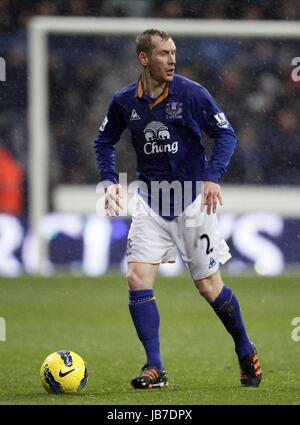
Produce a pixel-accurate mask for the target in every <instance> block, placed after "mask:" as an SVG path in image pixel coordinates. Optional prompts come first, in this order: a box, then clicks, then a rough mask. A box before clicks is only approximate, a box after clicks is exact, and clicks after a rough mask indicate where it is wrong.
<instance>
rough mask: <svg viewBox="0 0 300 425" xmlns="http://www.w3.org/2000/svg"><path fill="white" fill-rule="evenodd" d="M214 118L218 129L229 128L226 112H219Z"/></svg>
mask: <svg viewBox="0 0 300 425" xmlns="http://www.w3.org/2000/svg"><path fill="white" fill-rule="evenodd" d="M214 118H215V120H216V121H217V126H218V127H220V128H227V127H228V126H229V122H228V120H227V118H226V117H225V114H224V112H219V113H218V114H216V115H214Z"/></svg>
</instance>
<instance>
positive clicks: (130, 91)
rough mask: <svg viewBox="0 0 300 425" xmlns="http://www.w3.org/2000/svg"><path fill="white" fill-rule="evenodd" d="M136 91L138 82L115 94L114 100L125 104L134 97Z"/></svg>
mask: <svg viewBox="0 0 300 425" xmlns="http://www.w3.org/2000/svg"><path fill="white" fill-rule="evenodd" d="M135 90H136V82H134V83H131V84H128V86H125V87H122V88H121V89H120V90H118V91H117V92H116V93H115V94H114V99H115V100H116V101H117V102H120V103H123V101H124V100H125V101H126V99H128V98H129V97H130V96H134V94H135Z"/></svg>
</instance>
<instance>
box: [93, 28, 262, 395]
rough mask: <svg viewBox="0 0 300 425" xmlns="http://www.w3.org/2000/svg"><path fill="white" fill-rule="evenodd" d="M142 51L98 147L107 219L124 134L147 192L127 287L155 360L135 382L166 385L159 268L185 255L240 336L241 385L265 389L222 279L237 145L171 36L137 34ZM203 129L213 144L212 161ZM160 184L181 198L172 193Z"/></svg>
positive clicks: (116, 191) (114, 203) (116, 192)
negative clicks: (181, 67)
mask: <svg viewBox="0 0 300 425" xmlns="http://www.w3.org/2000/svg"><path fill="white" fill-rule="evenodd" d="M136 52H137V58H138V62H139V65H140V66H141V75H140V78H139V80H138V81H137V82H134V83H132V84H130V85H129V86H127V87H125V88H123V89H121V90H120V91H118V92H117V93H116V94H115V95H114V96H113V98H112V101H111V103H110V106H109V110H108V113H107V116H106V117H105V118H104V121H103V123H102V125H101V127H100V129H99V133H98V136H97V139H96V141H95V150H96V159H97V164H98V168H99V171H100V173H101V179H102V181H105V187H106V189H105V190H106V195H105V208H106V212H107V215H109V216H116V215H119V214H120V211H121V208H122V198H123V197H124V188H123V187H122V186H121V185H120V184H119V181H118V174H116V170H115V144H116V143H117V142H118V141H119V139H120V136H121V134H122V132H123V131H124V130H125V128H129V129H130V131H131V134H132V143H133V146H134V149H135V152H136V155H137V164H138V166H137V176H138V179H139V181H140V182H141V185H140V188H139V190H138V192H137V194H136V195H135V203H136V207H135V208H134V209H133V213H132V223H131V227H130V230H129V234H128V246H127V261H128V274H127V281H128V287H129V310H130V313H131V317H132V320H133V323H134V326H135V328H136V332H137V335H138V337H139V339H140V341H141V343H142V344H143V347H144V349H145V353H146V358H147V360H146V364H145V365H144V366H143V367H142V369H141V371H140V374H139V375H138V376H136V377H135V378H133V379H132V381H131V384H132V386H133V387H134V388H137V389H147V388H155V387H158V388H161V387H164V386H166V385H167V382H168V379H167V375H166V372H165V370H164V366H163V361H162V358H161V352H160V339H159V323H160V316H159V311H158V307H157V304H156V299H155V295H154V290H153V286H154V281H155V276H156V273H157V270H158V267H159V264H160V263H164V262H172V261H174V259H175V258H174V257H175V249H176V247H177V248H178V249H179V252H180V254H181V256H182V258H183V260H184V262H185V264H186V266H187V268H188V269H189V271H190V274H191V276H192V279H193V281H194V283H195V285H196V288H197V289H198V291H199V293H200V294H201V295H202V296H203V297H204V298H205V299H206V300H207V301H208V303H209V304H210V306H211V307H212V308H213V310H214V311H215V313H216V314H217V316H218V317H219V318H220V320H221V321H222V322H223V324H224V326H225V328H226V330H227V331H228V332H229V334H230V335H231V336H232V338H233V341H234V345H235V351H236V354H237V358H238V362H239V366H240V373H241V384H242V386H251V387H257V386H258V385H259V384H260V381H261V377H262V372H261V368H260V364H259V361H258V359H257V354H256V348H255V346H254V344H253V343H252V342H251V341H250V340H249V338H248V336H247V333H246V329H245V325H244V323H243V318H242V315H241V310H240V306H239V302H238V300H237V298H236V296H235V294H234V293H233V291H232V289H230V287H228V286H227V285H225V284H224V283H223V280H222V277H221V274H220V271H219V263H225V262H226V261H227V260H228V259H229V258H230V257H231V255H230V253H229V248H228V246H227V244H226V242H225V241H224V240H223V239H222V238H221V236H220V234H219V232H218V226H217V217H216V209H217V205H218V204H221V205H222V195H221V190H220V185H219V183H220V180H221V177H222V176H223V175H224V173H225V171H226V167H227V166H228V163H229V161H230V158H231V156H232V154H233V151H234V149H235V146H236V136H235V133H234V130H233V129H232V127H231V125H230V123H229V122H228V120H227V118H226V116H225V114H224V112H222V110H221V109H220V107H219V106H218V105H217V103H216V101H215V100H214V99H213V98H212V96H211V95H210V94H209V93H208V91H207V90H206V89H205V88H204V87H202V86H201V85H200V84H198V83H196V82H194V81H191V80H189V79H187V78H184V77H183V76H179V75H177V74H175V73H174V72H175V63H176V59H175V58H176V46H175V43H174V41H173V39H172V38H171V37H170V36H169V35H168V34H167V33H165V32H163V31H159V30H156V29H149V30H146V31H144V32H143V33H142V34H140V35H138V36H137V39H136ZM202 131H204V132H206V133H207V134H208V135H209V136H210V137H211V138H213V139H214V147H213V151H212V155H211V157H210V160H209V161H208V160H207V159H206V156H205V151H204V147H203V145H202V144H201V132H202ZM162 182H164V183H167V184H169V189H170V187H171V189H173V190H169V192H168V193H167V189H166V186H164V185H163V184H162ZM166 203H167V204H168V205H166ZM166 206H167V207H169V208H166ZM178 206H181V209H180V208H179V207H178Z"/></svg>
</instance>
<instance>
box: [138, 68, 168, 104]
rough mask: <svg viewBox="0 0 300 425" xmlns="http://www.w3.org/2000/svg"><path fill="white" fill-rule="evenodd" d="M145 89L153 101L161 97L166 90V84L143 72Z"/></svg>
mask: <svg viewBox="0 0 300 425" xmlns="http://www.w3.org/2000/svg"><path fill="white" fill-rule="evenodd" d="M142 83H143V89H144V91H145V92H146V93H147V95H148V96H150V97H152V99H156V98H157V97H159V96H160V95H161V94H162V93H163V92H164V90H165V87H166V82H165V81H162V82H161V81H157V80H154V79H153V78H151V76H150V75H148V74H147V73H146V72H142Z"/></svg>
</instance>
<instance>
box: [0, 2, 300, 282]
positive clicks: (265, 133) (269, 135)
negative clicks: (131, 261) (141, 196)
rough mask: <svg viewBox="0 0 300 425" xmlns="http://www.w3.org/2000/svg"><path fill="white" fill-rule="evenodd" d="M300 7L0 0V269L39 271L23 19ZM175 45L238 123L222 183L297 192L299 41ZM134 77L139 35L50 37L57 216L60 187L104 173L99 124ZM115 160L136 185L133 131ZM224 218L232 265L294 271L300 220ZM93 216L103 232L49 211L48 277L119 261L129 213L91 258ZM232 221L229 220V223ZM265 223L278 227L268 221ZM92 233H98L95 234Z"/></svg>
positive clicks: (285, 12)
mask: <svg viewBox="0 0 300 425" xmlns="http://www.w3.org/2000/svg"><path fill="white" fill-rule="evenodd" d="M295 5H296V3H295V2H294V1H264V2H259V1H253V2H252V1H251V2H248V1H246V2H245V1H244V2H243V1H242V2H238V3H237V2H231V1H196V0H183V1H174V0H166V1H155V0H153V1H151V0H150V1H143V0H139V1H122V0H115V1H114V0H111V1H106V0H103V1H88V0H79V1H64V2H58V1H24V2H19V1H13V0H2V1H1V3H0V11H1V13H0V40H1V41H0V42H1V55H2V57H3V58H5V60H6V73H7V78H6V81H5V82H1V83H0V84H1V87H0V88H1V92H0V93H1V96H0V146H1V147H2V156H0V164H1V167H0V168H2V174H1V176H2V185H1V187H2V191H1V192H0V213H2V214H1V216H0V245H1V247H2V255H1V254H0V274H3V275H18V274H20V273H23V272H31V271H35V270H36V268H35V261H34V258H33V257H34V251H33V250H32V249H30V244H29V239H30V228H29V224H28V223H29V220H28V214H29V211H30V205H29V200H28V199H29V198H28V193H29V189H30V187H29V185H30V182H29V160H30V158H29V155H30V150H29V141H28V139H29V129H28V49H27V47H28V31H27V27H26V25H27V23H28V22H29V20H30V18H31V17H32V16H34V15H43V16H45V15H46V16H47V15H49V16H51V15H57V16H101V17H105V16H107V17H113V16H114V17H116V16H117V17H160V18H161V17H164V18H183V19H191V18H192V19H194V18H201V19H234V20H239V19H244V20H262V19H263V20H297V19H298V18H299V10H298V9H297V7H295ZM176 42H177V46H178V57H177V72H178V73H182V74H184V75H186V76H187V77H190V78H191V79H194V80H196V81H199V82H200V83H202V84H203V85H204V86H206V87H207V88H208V89H209V91H210V92H211V93H212V95H213V96H214V97H215V98H216V99H217V101H218V102H219V104H220V105H221V106H222V107H223V108H224V110H225V111H226V113H227V115H228V117H229V118H230V120H231V121H232V123H233V126H234V128H235V129H236V131H237V134H238V139H239V143H238V147H237V150H236V152H235V155H234V157H233V159H232V162H231V164H230V166H229V169H228V173H227V175H226V176H225V178H224V179H223V184H224V186H225V185H226V184H234V185H256V186H257V187H260V186H261V185H268V186H269V187H273V188H274V187H279V186H283V187H293V188H298V187H299V182H300V167H299V162H300V149H299V132H300V123H299V119H298V118H297V111H299V82H297V81H293V79H292V78H291V72H292V70H293V68H292V66H291V60H292V58H294V57H297V56H298V52H299V41H298V40H295V39H294V40H293V39H291V40H289V39H287V40H284V41H283V40H272V39H252V40H251V39H249V40H246V41H243V43H241V40H239V39H223V40H222V39H214V38H204V39H203V38H202V39H197V38H188V37H185V38H178V39H177V40H176ZM125 70H126V71H125ZM137 76H138V68H137V66H136V59H135V53H134V37H122V39H121V38H120V37H99V36H92V35H91V36H79V35H72V36H70V35H50V36H49V88H50V105H49V111H50V112H49V121H50V126H49V128H50V146H51V148H50V158H49V161H50V184H49V195H48V198H49V212H50V213H51V210H53V209H54V208H53V193H54V190H55V188H56V187H58V185H61V184H69V185H75V184H76V185H78V184H79V185H83V184H84V185H87V184H91V185H94V186H95V185H96V183H97V182H98V181H99V175H98V171H97V169H96V162H95V158H94V151H93V140H94V139H95V136H96V133H97V130H98V127H99V123H101V121H102V119H103V117H104V116H105V114H106V109H107V105H108V103H109V100H110V97H111V96H112V94H113V93H114V92H115V91H116V90H118V89H119V88H120V87H123V86H124V85H126V84H128V83H129V82H131V81H134V79H136V77H137ZM41 96H42V94H41ZM205 140H206V139H205ZM206 144H207V146H208V149H209V147H210V146H211V144H209V142H208V141H207V140H206ZM4 150H8V151H9V153H10V154H11V155H12V158H11V159H9V158H8V157H7V156H5V155H4ZM14 161H16V163H15V164H14V163H13V162H14ZM117 168H118V170H119V171H122V172H127V174H128V180H129V182H130V181H132V180H134V179H135V154H134V152H133V149H132V147H131V146H130V137H129V134H128V133H127V132H126V133H125V134H124V136H123V137H122V141H121V142H120V143H119V144H118V145H117ZM0 172H1V171H0ZM5 176H7V177H5ZM5 179H6V180H5ZM6 181H7V183H5V182H6ZM7 187H8V189H7ZM9 187H10V188H12V189H11V190H10V189H9ZM240 187H241V188H242V187H243V186H240ZM279 202H280V201H279ZM295 202H296V200H295ZM70 209H72V207H70ZM229 209H230V206H229ZM93 213H94V211H93V210H91V214H93ZM258 213H264V211H259V212H258ZM220 216H221V217H220V219H221V228H222V231H223V233H224V237H226V239H227V241H228V242H229V243H230V245H231V249H232V252H233V254H234V256H233V261H232V262H231V264H230V265H229V270H228V271H229V272H230V273H240V272H242V271H244V270H246V271H249V270H250V271H251V270H256V271H257V272H258V273H261V274H279V273H281V272H283V271H284V270H285V268H286V267H287V266H288V267H289V268H291V267H292V268H295V267H297V265H298V258H299V256H300V249H299V243H298V241H299V233H300V222H299V220H298V217H296V216H295V217H293V216H292V217H284V216H282V215H279V214H277V213H276V211H274V212H273V214H272V211H271V214H270V212H269V214H267V215H266V216H264V215H258V216H255V214H254V215H253V214H252V215H250V216H240V215H229V216H228V215H227V216H224V217H223V219H224V220H222V214H220ZM15 218H16V219H15ZM92 221H93V225H92V226H96V227H93V229H94V230H95V232H93V231H92V230H91V229H90V228H89V227H87V226H86V223H87V222H90V220H87V216H86V215H85V216H83V215H81V216H80V217H79V216H78V217H77V218H75V217H74V214H71V215H70V214H69V215H68V216H67V215H66V214H65V215H64V217H63V216H61V215H54V214H52V215H50V216H48V217H46V218H45V220H44V224H43V228H44V237H45V239H47V244H48V246H49V261H48V267H47V270H48V272H49V273H50V272H51V271H55V270H60V269H61V268H65V267H67V269H68V270H71V271H74V272H75V273H79V274H80V273H83V274H88V275H100V274H102V273H104V272H105V271H107V270H108V269H110V268H111V267H117V268H119V265H120V264H122V260H124V255H125V249H126V233H127V230H128V225H129V222H128V220H113V221H111V222H110V224H109V226H108V225H107V224H103V225H102V226H100V227H98V232H101V233H103V236H102V247H98V250H99V251H98V252H99V255H98V257H95V258H94V259H91V258H90V254H89V253H90V252H91V251H93V249H92V247H93V246H94V247H97V243H96V233H97V224H95V223H96V222H95V220H92ZM222 223H225V224H224V226H223V225H222ZM228 223H231V225H230V226H229V228H228ZM262 223H271V224H270V225H269V226H264V224H262ZM272 223H273V224H272ZM249 226H250V228H251V229H253V231H252V232H249ZM237 228H238V229H239V233H240V234H243V235H244V239H245V240H247V241H249V239H250V242H247V243H244V242H243V241H242V239H243V238H241V237H240V238H238V237H236V236H234V233H236V229H237ZM49 229H50V230H49ZM247 229H248V230H247ZM92 233H93V234H94V238H93V239H91V237H90V236H88V234H92ZM235 240H236V241H238V242H237V243H235V242H234V241H235ZM7 241H9V242H7ZM248 244H249V246H250V245H251V247H250V248H248V247H247V245H248ZM257 247H259V248H258V249H256V248H257ZM89 258H90V259H89ZM164 270H165V272H166V273H171V274H176V273H178V272H180V271H182V270H183V265H182V264H181V263H180V260H179V262H178V266H177V268H176V267H175V266H174V268H173V271H172V270H171V269H164V268H162V272H164Z"/></svg>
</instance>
